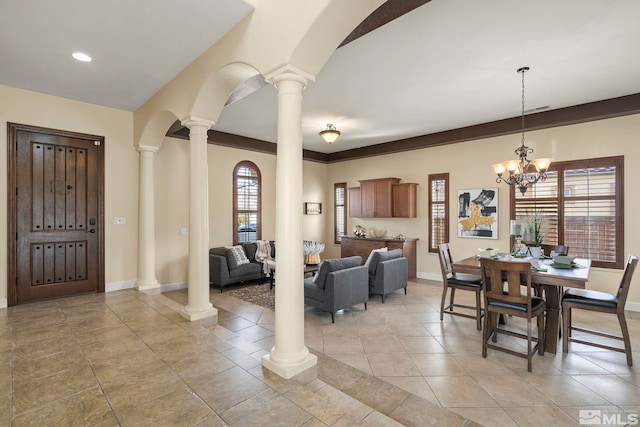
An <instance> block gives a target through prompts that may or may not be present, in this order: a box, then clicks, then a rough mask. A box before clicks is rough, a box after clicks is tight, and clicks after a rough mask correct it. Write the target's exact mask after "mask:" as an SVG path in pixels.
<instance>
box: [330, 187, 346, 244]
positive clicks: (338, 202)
mask: <svg viewBox="0 0 640 427" xmlns="http://www.w3.org/2000/svg"><path fill="white" fill-rule="evenodd" d="M346 193H347V183H346V182H340V183H338V184H334V185H333V202H334V203H333V206H334V216H333V219H334V221H333V223H334V230H333V236H334V242H335V243H340V242H342V236H344V235H345V234H346V229H347V214H346V203H345V201H346V197H345V195H346Z"/></svg>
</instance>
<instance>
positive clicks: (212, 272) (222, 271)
mask: <svg viewBox="0 0 640 427" xmlns="http://www.w3.org/2000/svg"><path fill="white" fill-rule="evenodd" d="M242 249H243V250H244V253H245V255H246V257H247V259H248V260H249V262H248V263H246V264H238V263H237V262H236V258H235V256H234V255H233V253H232V251H231V249H229V248H227V247H226V246H219V247H216V248H211V249H209V285H214V286H219V287H220V292H222V289H223V288H224V287H225V286H227V285H231V284H235V283H245V282H251V281H254V282H255V283H256V284H259V283H262V282H263V281H264V277H265V276H264V273H263V270H262V263H260V262H258V261H256V251H257V250H258V245H257V244H256V243H253V242H252V243H243V244H242ZM275 255H276V247H275V244H274V242H271V257H272V258H275Z"/></svg>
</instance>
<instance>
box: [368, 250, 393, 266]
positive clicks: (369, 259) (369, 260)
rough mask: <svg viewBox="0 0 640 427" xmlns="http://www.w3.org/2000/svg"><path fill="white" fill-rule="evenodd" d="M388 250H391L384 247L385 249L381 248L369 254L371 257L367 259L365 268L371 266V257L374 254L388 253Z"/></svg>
mask: <svg viewBox="0 0 640 427" xmlns="http://www.w3.org/2000/svg"><path fill="white" fill-rule="evenodd" d="M388 249H389V248H387V247H384V248H380V249H374V250H372V251H371V253H370V254H369V257H368V258H367V260H366V261H365V263H364V265H365V266H367V267H368V266H369V263H370V262H371V257H372V256H373V254H374V253H375V252H387V250H388Z"/></svg>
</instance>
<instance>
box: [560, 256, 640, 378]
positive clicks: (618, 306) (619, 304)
mask: <svg viewBox="0 0 640 427" xmlns="http://www.w3.org/2000/svg"><path fill="white" fill-rule="evenodd" d="M637 264H638V257H637V256H635V255H629V257H628V258H627V267H626V268H625V270H624V274H623V275H622V280H621V281H620V285H619V286H618V291H617V292H616V294H615V295H612V294H609V293H606V292H598V291H590V290H587V289H573V288H572V289H567V290H566V291H565V292H564V295H563V296H562V333H563V338H562V351H563V352H564V353H567V352H568V351H569V341H573V342H577V343H580V344H586V345H591V346H594V347H599V348H604V349H608V350H613V351H619V352H621V353H625V354H626V356H627V365H629V366H633V359H632V354H631V340H630V339H629V328H628V327H627V319H626V318H625V315H624V305H625V303H626V302H627V294H628V293H629V286H630V285H631V277H632V276H633V272H634V271H635V269H636V265H637ZM576 308H577V309H580V310H589V311H599V312H601V313H611V314H615V315H617V316H618V322H619V323H620V330H621V332H622V336H618V335H613V334H608V333H604V332H600V331H594V330H592V329H584V328H579V327H576V326H573V325H572V319H571V311H572V310H573V309H576ZM572 331H579V332H583V333H587V334H592V335H598V336H602V337H607V338H612V339H616V340H621V341H623V342H624V348H620V347H613V346H609V345H605V344H601V343H597V342H593V341H586V340H581V339H577V338H573V336H572Z"/></svg>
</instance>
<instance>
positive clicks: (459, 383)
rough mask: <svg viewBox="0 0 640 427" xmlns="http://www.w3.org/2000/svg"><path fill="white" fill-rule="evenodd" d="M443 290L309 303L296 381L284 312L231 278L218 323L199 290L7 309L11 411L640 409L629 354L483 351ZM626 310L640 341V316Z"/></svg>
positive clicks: (95, 414) (4, 414)
mask: <svg viewBox="0 0 640 427" xmlns="http://www.w3.org/2000/svg"><path fill="white" fill-rule="evenodd" d="M441 289H442V288H441V284H440V283H438V282H432V281H427V280H416V281H414V282H411V283H410V285H409V291H408V295H407V296H405V295H404V293H403V292H401V291H399V292H395V293H393V294H391V295H388V296H387V297H386V298H385V303H384V304H381V303H380V298H379V297H375V296H372V298H371V299H370V300H369V303H368V310H367V311H364V307H362V306H355V307H353V309H352V310H350V311H345V312H344V313H339V315H338V316H336V323H335V324H332V323H331V317H330V315H329V314H327V313H320V312H317V311H315V310H314V309H311V308H309V309H308V310H307V311H306V312H305V340H306V344H307V346H308V347H309V349H310V350H311V351H313V352H314V353H315V354H317V355H318V361H319V362H318V366H317V378H316V376H315V375H314V374H315V373H310V375H308V376H302V378H298V379H297V380H296V381H293V380H288V381H286V380H282V379H280V378H279V377H277V376H274V375H272V374H270V373H269V372H268V371H264V370H263V369H262V367H261V365H260V358H261V356H262V355H264V354H266V352H267V351H268V349H270V348H271V347H272V346H273V343H274V333H273V329H274V324H273V323H274V313H273V312H272V311H270V310H267V309H263V308H262V307H259V306H255V305H252V304H249V303H246V302H244V301H242V300H239V299H237V298H235V297H231V296H229V295H227V294H226V293H223V294H220V293H219V291H218V289H212V292H211V294H210V295H211V301H212V303H213V304H214V305H215V306H216V307H217V308H218V310H219V323H218V324H217V325H215V324H213V322H211V321H210V320H207V319H204V320H201V321H197V322H188V321H186V320H185V319H183V318H182V317H181V316H180V315H179V314H178V311H179V310H180V309H181V308H182V304H184V303H185V302H186V290H180V291H173V292H168V293H165V294H163V295H145V294H141V293H138V292H137V291H134V290H125V291H117V292H111V293H107V294H99V295H95V294H94V295H86V296H79V297H73V298H68V299H61V300H56V301H49V302H41V303H35V304H28V305H23V306H18V307H11V308H9V309H2V310H0V361H1V363H0V390H1V392H0V393H1V394H0V425H7V426H23V425H39V426H40V425H65V426H91V425H98V426H112V425H121V426H139V425H148V424H153V425H167V426H179V425H188V426H195V425H198V426H217V425H221V426H224V425H229V426H247V425H269V426H271V425H282V426H302V425H304V426H323V425H326V426H346V425H371V426H387V425H388V426H393V425H408V426H424V425H434V426H443V425H465V426H466V425H476V423H477V424H481V425H487V426H518V425H519V426H528V425H535V426H539V425H549V426H562V425H578V411H579V410H581V409H591V410H602V411H605V412H604V413H606V414H618V416H619V417H624V416H626V414H623V412H622V411H626V412H628V413H634V414H635V413H637V412H638V411H640V375H638V374H637V373H636V368H629V367H627V365H626V362H625V358H624V354H622V353H615V352H611V351H607V350H601V349H597V348H593V347H588V346H582V345H578V344H572V345H571V351H570V353H568V354H566V355H563V354H562V351H561V347H559V349H560V351H559V352H558V354H556V355H553V354H551V353H546V354H545V355H544V356H535V357H534V359H533V372H532V373H528V372H527V370H526V360H525V359H521V358H517V357H514V356H511V355H508V354H506V353H501V352H495V351H490V352H489V355H488V357H487V358H486V359H483V358H482V357H481V340H480V332H479V331H476V329H475V321H473V320H471V319H464V318H460V317H454V316H445V320H444V321H443V322H440V319H439V313H438V310H439V304H440V295H441ZM458 297H461V298H462V299H465V298H467V297H470V296H466V295H464V293H459V295H457V298H458ZM578 313H579V312H575V313H574V319H575V322H576V323H577V322H578V321H582V322H584V323H585V324H589V325H590V326H591V327H598V328H601V329H603V330H608V331H617V329H618V327H617V322H616V320H615V318H612V317H611V316H607V315H603V314H596V313H591V314H588V315H583V314H580V315H578ZM633 314H634V315H635V313H633ZM629 317H633V318H630V319H628V320H629V328H630V331H631V336H632V337H631V341H632V344H634V345H635V346H636V347H635V348H638V347H637V346H638V345H640V344H639V343H640V317H639V316H629ZM509 324H510V327H514V328H518V327H520V326H521V325H520V324H518V322H517V320H515V321H511V320H510V322H509ZM509 345H512V346H518V345H520V344H519V343H517V342H515V341H514V342H509ZM634 358H635V359H636V360H637V362H636V363H640V353H639V352H635V353H634Z"/></svg>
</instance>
